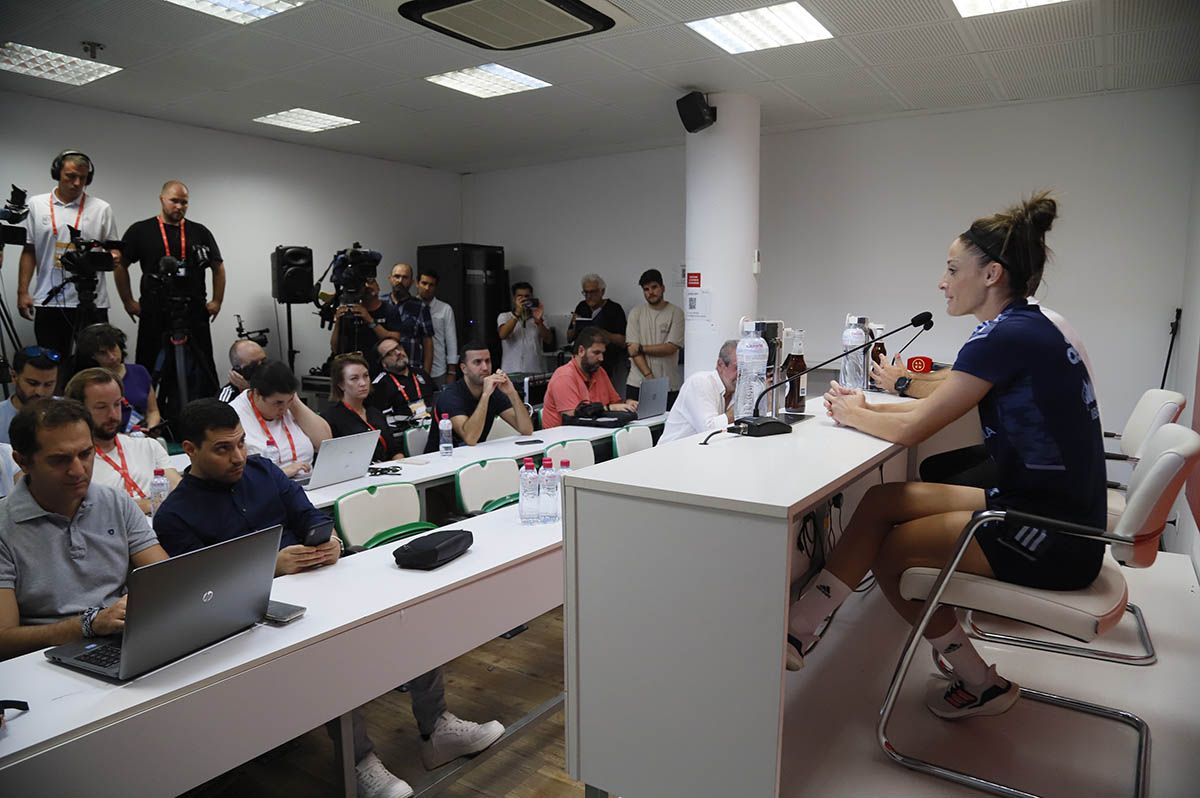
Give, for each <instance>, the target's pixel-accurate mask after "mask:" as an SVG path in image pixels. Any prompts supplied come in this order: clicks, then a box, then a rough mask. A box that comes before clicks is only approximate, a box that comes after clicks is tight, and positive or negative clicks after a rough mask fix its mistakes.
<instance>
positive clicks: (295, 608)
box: [264, 601, 308, 625]
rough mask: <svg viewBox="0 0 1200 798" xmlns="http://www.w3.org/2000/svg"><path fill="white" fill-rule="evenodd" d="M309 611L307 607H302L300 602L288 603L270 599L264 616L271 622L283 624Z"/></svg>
mask: <svg viewBox="0 0 1200 798" xmlns="http://www.w3.org/2000/svg"><path fill="white" fill-rule="evenodd" d="M307 611H308V608H307V607H301V606H300V605H299V604H288V603H286V602H283V601H268V602H267V614H266V615H265V616H264V617H265V618H266V619H267V620H268V621H270V622H271V623H274V624H279V625H283V624H285V623H291V622H292V621H294V620H296V619H297V618H299V617H300V616H302V615H303V614H304V613H305V612H307Z"/></svg>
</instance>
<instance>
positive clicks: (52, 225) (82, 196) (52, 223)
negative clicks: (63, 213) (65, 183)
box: [50, 192, 87, 239]
mask: <svg viewBox="0 0 1200 798" xmlns="http://www.w3.org/2000/svg"><path fill="white" fill-rule="evenodd" d="M86 202H87V194H86V193H84V194H80V195H79V213H77V214H75V229H76V230H78V229H79V221H80V220H81V219H82V218H83V206H84V203H86ZM50 229H51V230H53V231H54V237H55V239H57V238H58V222H57V221H56V220H55V218H54V193H53V192H51V193H50Z"/></svg>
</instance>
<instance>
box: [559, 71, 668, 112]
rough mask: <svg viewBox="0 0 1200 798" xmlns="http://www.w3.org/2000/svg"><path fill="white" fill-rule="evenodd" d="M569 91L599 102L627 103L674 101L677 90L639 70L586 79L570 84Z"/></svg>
mask: <svg viewBox="0 0 1200 798" xmlns="http://www.w3.org/2000/svg"><path fill="white" fill-rule="evenodd" d="M571 91H573V92H575V93H577V94H581V95H583V96H585V97H590V98H592V99H593V100H596V101H597V102H601V103H606V104H609V103H615V104H620V105H627V104H629V103H632V102H638V101H661V102H664V103H665V102H670V103H674V102H675V99H677V98H678V97H679V92H678V90H676V89H675V88H674V87H673V86H667V85H664V84H663V83H661V82H659V81H657V80H654V79H653V78H651V77H650V76H648V75H644V74H642V73H641V72H628V73H626V74H623V75H617V76H615V77H611V78H604V79H602V80H587V81H580V82H578V83H572V84H571Z"/></svg>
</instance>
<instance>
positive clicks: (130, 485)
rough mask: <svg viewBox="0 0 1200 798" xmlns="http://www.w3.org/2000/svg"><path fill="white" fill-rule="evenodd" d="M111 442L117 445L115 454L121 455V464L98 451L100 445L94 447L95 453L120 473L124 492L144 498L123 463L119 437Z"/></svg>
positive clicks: (122, 451) (123, 456)
mask: <svg viewBox="0 0 1200 798" xmlns="http://www.w3.org/2000/svg"><path fill="white" fill-rule="evenodd" d="M113 443H115V444H116V445H117V454H118V455H120V456H121V465H117V464H116V463H115V462H114V461H113V459H112V458H111V457H109V456H108V455H107V454H105V453H104V452H102V451H100V447H96V454H98V455H100V459H102V460H103V461H104V462H106V463H108V464H109V465H110V466H112V469H113V471H116V472H117V473H118V474H120V475H121V479H123V480H125V492H126V493H128V494H129V495H130V497H132V496H133V495H134V493H137V498H139V499H144V498H146V494H145V493H143V492H142V489H141V488H139V487H138V484H137V483H136V482H134V481H133V477H131V476H129V466H127V465H126V464H125V450H124V449H123V448H121V439H120V437H116V438H113Z"/></svg>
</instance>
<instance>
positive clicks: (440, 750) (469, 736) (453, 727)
mask: <svg viewBox="0 0 1200 798" xmlns="http://www.w3.org/2000/svg"><path fill="white" fill-rule="evenodd" d="M502 734H504V725H503V724H502V723H500V722H499V721H495V720H492V721H488V722H487V723H483V724H479V723H472V722H471V721H469V720H461V719H459V718H456V717H455V716H454V715H452V714H450V713H449V712H443V713H442V716H441V717H440V718H438V721H437V725H436V726H434V728H433V734H431V735H430V736H429V739H428V740H423V741H422V742H421V762H422V763H423V764H424V765H425V769H426V770H433V769H434V768H439V767H441V766H442V765H444V764H446V763H447V762H450V761H452V760H455V759H458V758H459V757H460V756H470V755H471V754H478V753H479V752H480V751H483V750H484V749H486V748H487V747H488V746H490V745H491V744H492V743H494V742H496V741H497V740H499V739H500V735H502Z"/></svg>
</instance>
